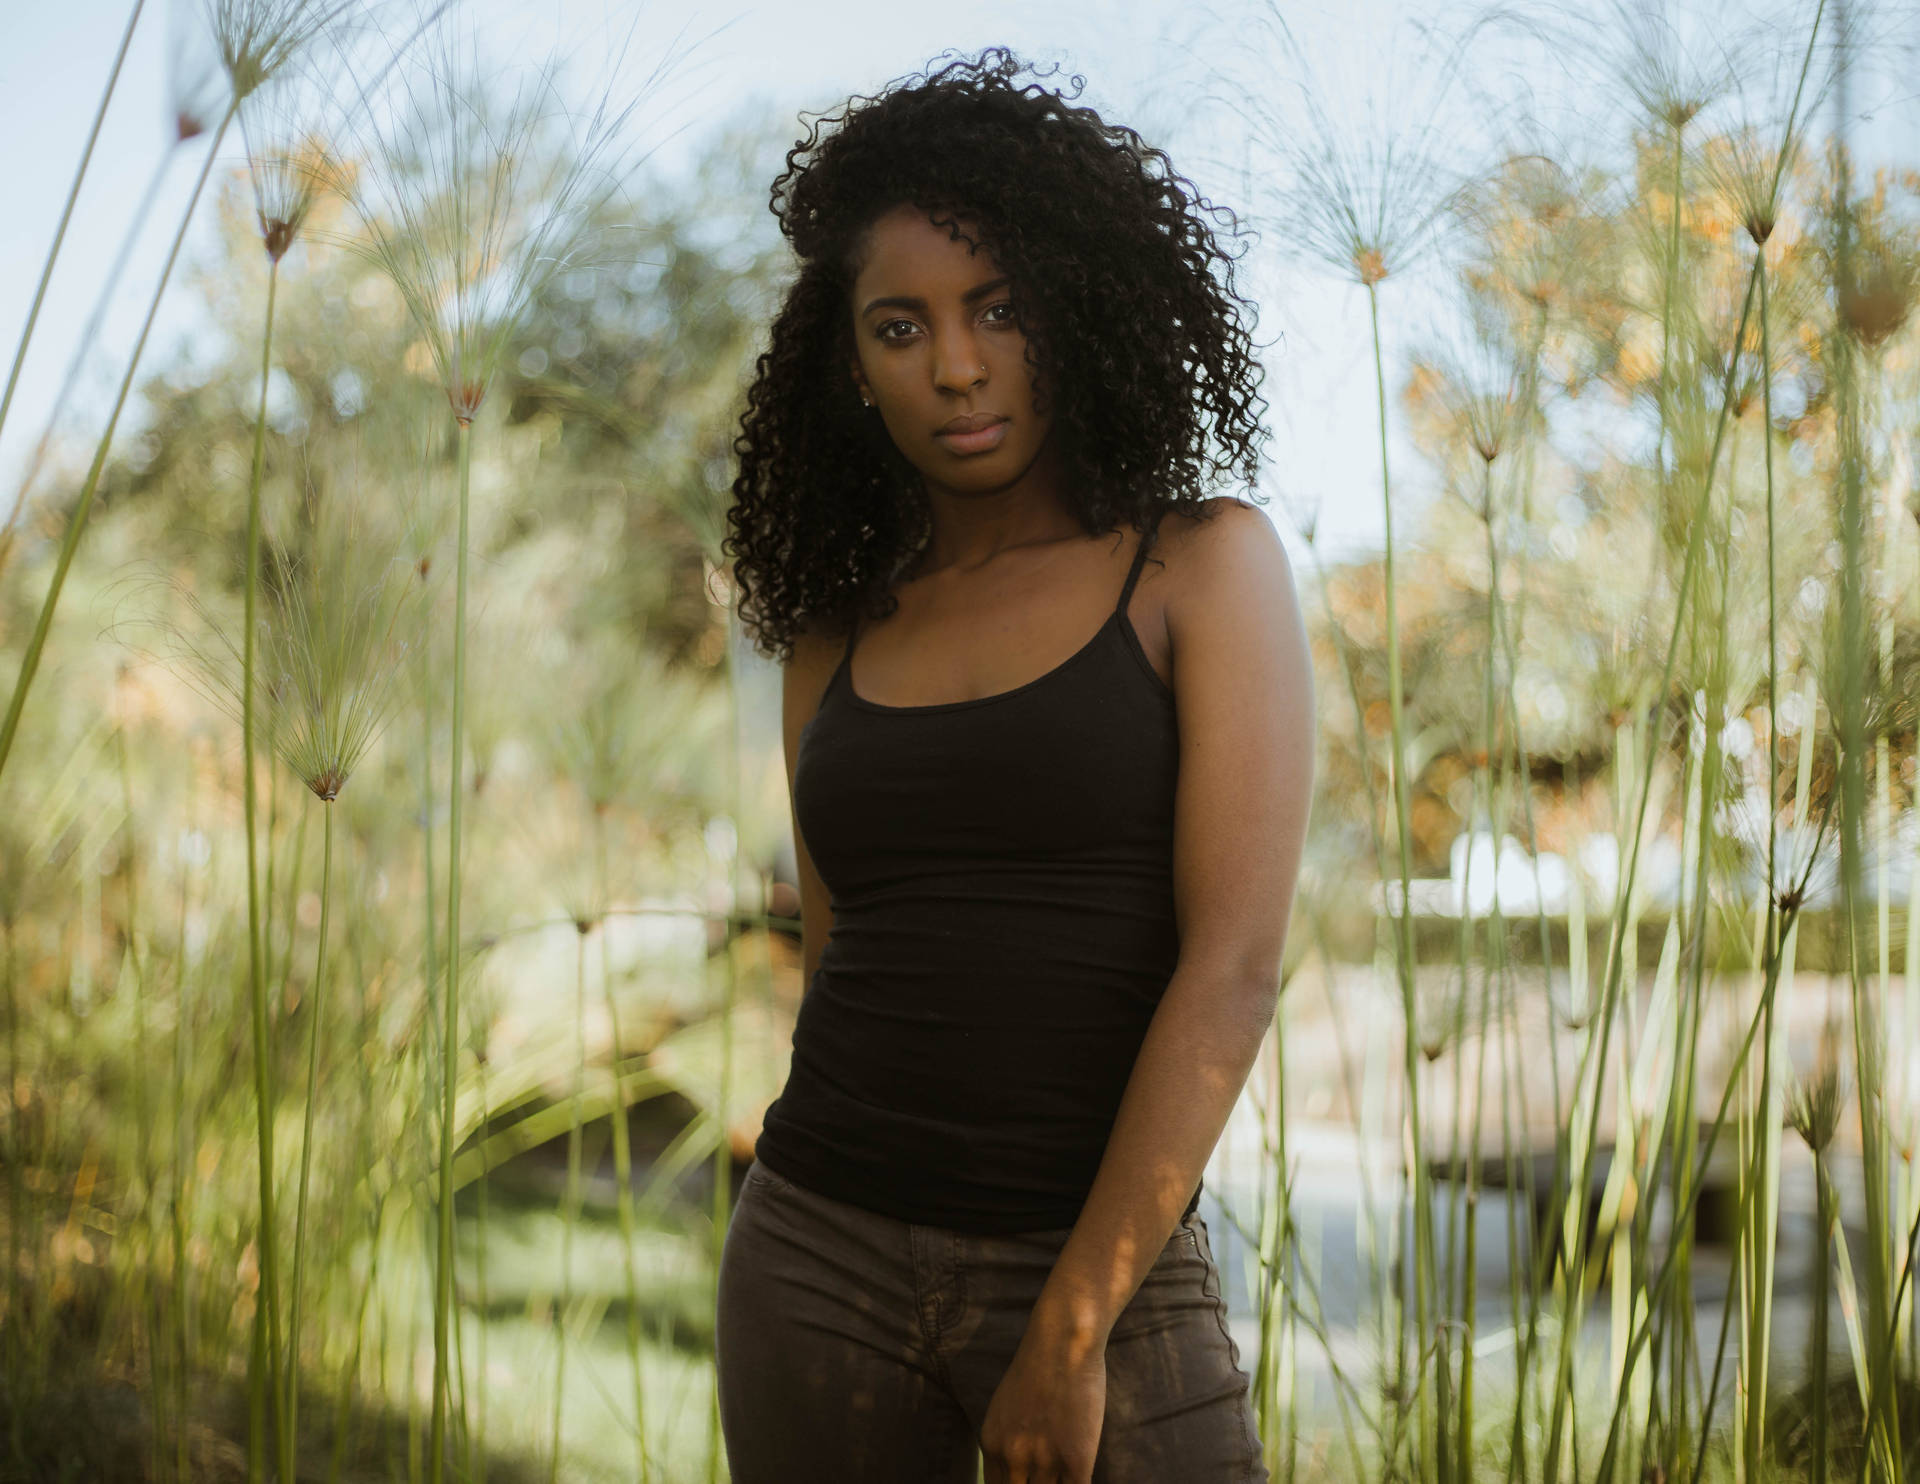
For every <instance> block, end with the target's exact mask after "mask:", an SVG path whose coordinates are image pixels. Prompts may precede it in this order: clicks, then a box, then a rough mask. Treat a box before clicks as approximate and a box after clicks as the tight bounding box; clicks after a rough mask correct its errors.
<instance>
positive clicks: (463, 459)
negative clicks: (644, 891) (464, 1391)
mask: <svg viewBox="0 0 1920 1484" xmlns="http://www.w3.org/2000/svg"><path fill="white" fill-rule="evenodd" d="M456 421H457V422H458V425H459V433H458V434H457V438H458V457H459V462H460V534H459V556H458V565H457V567H456V577H455V581H454V607H453V736H452V739H451V741H450V742H449V744H448V747H449V751H450V753H451V763H452V766H451V772H452V774H453V779H452V783H451V785H450V800H451V802H450V803H449V806H448V815H447V977H446V991H445V994H444V996H443V998H442V1003H441V1010H442V1014H443V1016H444V1020H443V1024H442V1029H441V1042H440V1164H439V1171H438V1183H439V1209H438V1211H437V1212H436V1216H437V1224H438V1229H439V1244H438V1256H437V1262H436V1267H435V1282H434V1297H433V1421H432V1424H431V1427H430V1430H429V1433H428V1444H427V1458H428V1462H427V1470H428V1472H427V1477H428V1479H429V1480H430V1481H431V1484H441V1479H442V1476H443V1474H444V1471H445V1468H446V1438H447V1406H448V1402H449V1393H448V1386H447V1360H448V1345H447V1338H448V1337H447V1325H448V1318H449V1315H450V1314H451V1313H452V1310H453V1120H454V1092H455V1075H456V1073H457V1071H458V1060H457V1057H456V1055H455V1048H456V1047H458V1045H459V1037H460V809H461V804H462V803H463V802H464V798H465V788H464V782H465V777H466V759H465V757H464V756H463V755H462V752H463V748H464V746H465V731H466V714H467V713H466V701H467V540H468V518H467V513H468V512H467V507H468V493H469V488H470V484H471V475H472V463H473V426H472V424H471V423H470V422H469V421H467V420H466V419H464V418H461V419H456Z"/></svg>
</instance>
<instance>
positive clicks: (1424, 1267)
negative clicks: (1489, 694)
mask: <svg viewBox="0 0 1920 1484" xmlns="http://www.w3.org/2000/svg"><path fill="white" fill-rule="evenodd" d="M1366 287H1367V312H1368V316H1369V321H1370V324H1371V327H1372V332H1373V372H1374V392H1375V398H1376V402H1377V406H1378V411H1379V432H1380V501H1381V506H1382V509H1383V511H1384V513H1385V518H1386V520H1385V537H1384V539H1385V552H1384V556H1383V557H1382V564H1383V571H1384V573H1385V584H1386V629H1387V707H1388V717H1389V722H1390V725H1391V729H1392V733H1393V806H1394V820H1395V825H1396V828H1395V834H1396V835H1397V836H1398V843H1399V864H1400V903H1399V910H1398V911H1397V912H1396V913H1395V914H1394V929H1395V933H1396V942H1395V950H1396V951H1395V955H1394V956H1395V959H1396V960H1397V963H1398V967H1399V971H1400V1010H1401V1015H1402V1018H1403V1019H1404V1021H1405V1035H1404V1037H1403V1042H1404V1048H1403V1056H1402V1062H1403V1071H1404V1074H1405V1078H1406V1097H1407V1128H1408V1134H1407V1136H1408V1140H1409V1142H1410V1144H1411V1159H1412V1163H1413V1168H1412V1172H1411V1174H1412V1187H1413V1189H1412V1197H1413V1284H1414V1297H1413V1311H1414V1335H1413V1338H1414V1352H1415V1354H1416V1355H1419V1356H1424V1355H1425V1354H1426V1352H1427V1343H1428V1332H1429V1328H1430V1326H1429V1319H1430V1317H1431V1316H1430V1312H1429V1309H1430V1302H1429V1294H1430V1293H1431V1291H1432V1287H1433V1212H1432V1210H1431V1208H1430V1205H1429V1202H1430V1191H1429V1189H1428V1179H1427V1170H1426V1144H1425V1141H1424V1139H1423V1137H1422V1132H1421V1119H1420V1067H1419V1056H1420V1047H1419V1039H1420V1038H1419V1027H1418V1021H1419V1010H1418V1006H1417V1005H1416V1003H1415V996H1414V983H1413V913H1412V892H1413V887H1412V880H1413V821H1412V809H1411V804H1410V801H1409V799H1408V789H1407V773H1406V728H1405V719H1404V716H1403V714H1402V711H1403V704H1402V695H1401V692H1402V685H1401V675H1400V627H1399V618H1398V611H1397V608H1396V604H1395V600H1394V565H1393V495H1392V485H1391V483H1390V479H1389V473H1388V465H1387V373H1386V361H1385V358H1384V356H1383V354H1382V352H1381V348H1380V295H1379V286H1378V285H1377V284H1372V283H1369V284H1368V285H1367V286H1366ZM1406 1348H1407V1347H1406V1320H1405V1313H1404V1309H1403V1311H1402V1318H1401V1342H1400V1344H1399V1345H1398V1346H1396V1352H1397V1353H1396V1360H1395V1365H1396V1372H1397V1379H1396V1383H1395V1387H1394V1394H1395V1398H1396V1400H1395V1405H1396V1406H1398V1407H1404V1406H1405V1405H1406V1404H1407V1397H1406V1384H1405V1378H1406V1369H1405V1368H1406ZM1416 1386H1417V1388H1418V1390H1419V1392H1420V1396H1421V1397H1422V1399H1423V1400H1422V1404H1421V1411H1422V1413H1423V1414H1424V1412H1425V1403H1424V1397H1425V1394H1426V1393H1425V1388H1424V1387H1423V1386H1418V1383H1417V1382H1416ZM1425 1432H1426V1429H1425V1427H1424V1425H1423V1426H1422V1428H1421V1438H1420V1447H1422V1448H1424V1447H1426V1446H1427V1443H1428V1441H1429V1440H1428V1439H1427V1438H1426V1436H1425Z"/></svg>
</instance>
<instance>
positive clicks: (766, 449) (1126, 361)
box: [721, 47, 1267, 662]
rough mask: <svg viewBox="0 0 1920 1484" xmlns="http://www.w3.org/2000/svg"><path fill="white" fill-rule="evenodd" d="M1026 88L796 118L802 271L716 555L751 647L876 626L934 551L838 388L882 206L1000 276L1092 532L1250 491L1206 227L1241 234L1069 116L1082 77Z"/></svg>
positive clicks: (1136, 148)
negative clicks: (962, 235)
mask: <svg viewBox="0 0 1920 1484" xmlns="http://www.w3.org/2000/svg"><path fill="white" fill-rule="evenodd" d="M947 55H951V54H950V53H942V54H941V56H942V57H945V56H947ZM935 60H936V61H938V60H939V58H936V59H935ZM1053 70H1057V68H1055V69H1053ZM1023 71H1026V72H1035V69H1033V68H1031V67H1029V66H1028V65H1027V64H1026V63H1023V62H1021V61H1020V60H1019V59H1018V58H1017V57H1015V56H1014V55H1013V54H1012V53H1011V52H1010V51H1008V50H1007V49H1006V48H1005V47H989V48H987V49H986V50H985V51H983V52H981V53H980V54H979V56H978V58H977V59H964V58H963V59H962V60H959V61H955V62H951V63H948V64H947V65H946V66H944V67H941V68H939V69H938V70H934V71H929V72H927V73H922V74H914V75H911V76H908V77H906V78H902V79H897V80H896V81H894V82H892V83H889V84H888V85H887V88H886V89H885V90H884V91H883V92H882V94H881V95H880V96H879V97H877V98H867V97H862V96H856V97H854V98H852V99H850V100H849V101H848V102H847V104H846V105H845V106H844V108H843V109H842V111H841V112H839V113H838V114H824V115H819V116H816V117H815V118H814V119H813V120H812V122H811V124H809V125H808V126H807V133H806V136H805V137H804V138H803V139H802V140H801V141H800V142H799V143H798V144H797V145H795V147H794V148H793V149H791V150H789V151H788V152H787V156H786V164H787V169H786V171H785V173H783V174H782V175H781V176H779V177H778V178H777V179H776V180H775V181H774V184H773V190H772V197H771V205H772V209H773V212H774V214H775V216H777V217H778V218H779V221H780V230H781V231H782V232H783V233H784V234H785V235H786V236H787V238H788V239H789V241H790V242H791V244H792V246H793V249H794V252H795V254H796V256H797V257H798V259H799V271H798V274H797V276H796V277H795V278H794V280H793V282H792V283H791V284H790V285H789V287H788V289H787V292H786V295H785V298H784V300H783V302H782V304H781V306H780V309H779V312H778V313H777V315H776V316H775V318H774V322H773V327H772V334H771V339H770V343H769V347H768V349H767V350H766V351H765V352H764V353H763V354H762V355H761V356H760V358H759V360H758V362H757V363H756V367H755V376H754V381H753V384H752V386H751V387H750V388H749V390H748V393H747V403H746V410H745V411H744V412H743V413H742V415H741V418H740V434H739V436H738V437H737V438H736V439H735V440H734V444H733V448H734V452H735V453H736V454H737V455H738V456H739V460H740V468H739V474H738V476H737V477H736V478H735V479H734V481H733V496H734V501H733V505H732V507H731V508H730V509H729V511H728V512H727V524H728V535H727V536H726V538H725V539H724V540H723V542H722V544H721V549H722V551H723V552H724V553H725V554H726V555H728V556H730V557H732V558H734V581H735V584H736V585H737V587H738V588H739V590H740V595H741V601H740V614H741V618H742V621H743V623H745V624H747V625H748V626H749V628H750V629H751V630H752V631H753V632H754V634H755V647H756V648H757V649H759V650H760V651H761V652H762V653H763V654H766V655H769V656H771V657H773V658H776V659H778V660H780V661H781V662H784V661H786V660H787V659H788V658H790V657H791V655H792V652H793V638H794V635H795V634H796V633H797V632H799V631H801V630H802V629H810V628H813V627H815V626H816V624H818V625H819V626H821V627H824V628H826V629H829V630H833V631H836V632H837V631H839V630H841V629H842V628H844V626H845V625H847V624H848V623H850V622H851V621H852V620H853V619H854V618H855V617H856V616H858V615H862V614H865V615H869V616H872V617H876V618H880V617H885V616H886V615H887V614H888V613H891V612H892V611H893V610H894V608H896V607H897V606H898V600H897V599H896V598H895V597H894V596H893V594H892V593H891V592H890V591H889V589H890V587H891V585H892V583H893V580H894V579H895V577H896V576H897V575H898V574H899V573H900V572H901V571H902V570H903V569H904V567H905V565H906V564H907V563H908V562H909V561H910V560H911V559H912V557H913V556H914V555H915V554H917V553H918V552H919V551H920V550H921V549H922V548H923V546H924V543H925V541H926V538H927V537H928V535H929V534H930V533H931V512H930V507H929V505H928V502H927V498H926V491H925V487H924V485H923V484H922V482H921V480H920V477H919V474H918V471H916V470H915V469H914V468H913V466H912V465H911V464H910V463H909V462H908V461H907V459H906V458H905V456H904V455H902V454H901V453H900V451H899V449H898V448H897V447H895V446H894V444H893V440H892V438H891V437H890V436H889V435H888V433H887V431H886V429H885V427H884V426H883V425H882V424H881V423H880V422H879V421H878V419H875V418H872V417H870V416H863V413H864V411H865V409H863V408H862V407H861V405H860V399H859V397H858V395H857V394H856V392H855V389H854V387H853V384H852V381H851V379H850V378H849V377H848V376H845V375H842V374H838V373H839V368H841V367H843V366H846V365H849V364H850V363H851V361H852V359H853V356H854V350H853V345H854V342H853V327H852V313H851V309H850V307H849V304H848V294H849V292H850V291H851V288H852V282H853V278H854V276H855V273H856V272H857V254H858V252H859V250H860V248H861V244H862V239H863V236H864V234H865V232H866V231H867V229H868V228H869V227H870V226H871V224H872V223H873V222H874V221H875V220H876V219H877V218H879V217H880V216H882V215H884V214H885V213H886V212H888V211H890V210H892V209H893V208H895V207H897V206H900V205H906V204H911V205H915V206H918V207H921V208H922V209H924V210H926V211H928V212H929V213H930V214H932V215H934V216H935V217H936V219H940V218H943V217H944V218H951V219H954V222H953V223H952V224H950V225H949V230H950V231H952V232H954V233H955V235H956V236H957V235H958V227H957V221H958V220H964V221H965V222H966V223H967V225H968V232H967V237H968V240H970V241H976V242H978V243H979V244H980V245H981V246H983V247H984V248H985V249H986V250H987V251H988V252H990V253H991V254H992V256H993V258H994V260H995V261H996V263H997V264H998V265H999V267H1000V269H1001V271H1002V272H1004V273H1006V274H1008V275H1009V276H1010V278H1011V279H1012V297H1013V300H1014V309H1015V314H1016V316H1017V318H1018V319H1019V321H1020V323H1021V324H1022V325H1023V326H1024V327H1025V328H1026V331H1027V340H1028V358H1029V361H1030V363H1031V364H1032V365H1033V366H1034V368H1035V373H1036V381H1037V383H1039V385H1041V386H1044V387H1045V388H1046V395H1047V396H1048V398H1049V400H1051V401H1052V402H1053V404H1054V413H1055V419H1056V429H1057V431H1058V433H1060V434H1064V438H1063V440H1062V453H1063V456H1064V458H1065V460H1066V467H1067V469H1068V471H1069V478H1068V483H1067V488H1066V493H1067V498H1068V500H1069V501H1070V502H1071V503H1072V504H1073V506H1074V507H1075V509H1076V512H1077V513H1078V515H1079V516H1080V518H1081V520H1082V522H1083V523H1084V524H1085V526H1086V528H1087V530H1088V533H1089V534H1090V535H1098V534H1103V533H1106V532H1109V531H1113V530H1116V529H1117V528H1118V527H1119V524H1120V522H1121V520H1122V519H1123V518H1124V519H1127V520H1130V521H1131V522H1133V523H1134V524H1136V525H1139V526H1141V527H1143V528H1145V529H1146V530H1147V531H1148V532H1149V539H1151V533H1152V532H1153V531H1155V530H1156V529H1157V527H1158V525H1159V519H1160V517H1161V516H1163V515H1164V514H1165V513H1166V512H1167V511H1168V510H1170V509H1179V510H1182V511H1185V512H1187V513H1189V514H1193V515H1196V516H1199V517H1200V518H1202V519H1204V518H1206V516H1207V514H1208V513H1209V511H1208V509H1207V506H1206V501H1207V499H1208V494H1207V488H1208V484H1209V482H1210V481H1214V480H1217V479H1219V478H1222V477H1227V476H1231V475H1233V474H1234V473H1236V472H1237V473H1238V474H1239V475H1240V477H1241V478H1242V479H1244V480H1245V481H1246V483H1247V484H1248V486H1249V487H1250V486H1251V485H1252V483H1253V481H1254V477H1255V474H1256V472H1257V469H1258V461H1259V450H1260V445H1261V443H1262V441H1263V439H1264V434H1263V432H1262V429H1261V414H1262V413H1263V412H1264V410H1265V408H1266V405H1267V404H1266V402H1265V400H1264V399H1263V398H1262V397H1261V396H1260V394H1259V391H1258V382H1259V376H1260V367H1259V363H1258V362H1257V361H1256V360H1255V358H1254V356H1253V347H1252V340H1251V336H1250V333H1249V330H1248V327H1247V326H1246V325H1244V324H1243V323H1242V322H1241V317H1240V313H1239V311H1240V310H1242V309H1247V310H1249V311H1251V309H1252V306H1251V305H1250V304H1249V303H1248V301H1246V300H1245V299H1243V298H1241V297H1240V295H1239V294H1238V293H1237V292H1236V291H1235V289H1234V267H1235V264H1236V262H1237V261H1238V259H1237V256H1236V255H1233V254H1229V253H1228V252H1226V251H1225V250H1224V249H1223V248H1222V247H1221V246H1220V244H1219V241H1218V240H1217V239H1216V237H1215V235H1214V232H1213V230H1212V229H1211V228H1210V227H1209V225H1208V223H1207V221H1206V220H1205V219H1204V218H1205V216H1213V217H1215V218H1216V219H1222V220H1223V221H1224V224H1225V225H1226V226H1227V227H1230V228H1231V229H1232V232H1231V235H1232V237H1234V238H1239V237H1240V236H1241V235H1242V232H1241V229H1240V226H1239V223H1238V222H1237V220H1236V219H1235V217H1234V215H1233V213H1232V212H1231V211H1229V210H1227V209H1226V208H1225V207H1218V206H1214V205H1212V204H1211V203H1209V202H1207V201H1205V200H1204V199H1203V198H1202V197H1201V196H1200V195H1199V193H1198V191H1197V190H1195V188H1194V187H1193V185H1192V183H1191V182H1190V181H1187V180H1185V179H1183V178H1182V177H1181V176H1179V175H1177V174H1175V173H1174V171H1173V168H1172V165H1171V163H1170V162H1169V161H1168V159H1167V156H1166V155H1165V154H1164V153H1163V152H1162V151H1160V150H1157V149H1154V148H1152V147H1150V146H1149V145H1147V144H1146V143H1145V142H1144V141H1143V140H1142V139H1141V138H1140V136H1139V135H1138V134H1136V133H1135V132H1134V131H1133V130H1131V129H1128V128H1125V127H1123V126H1120V125H1117V124H1109V123H1106V122H1105V121H1103V120H1102V119H1101V117H1100V115H1099V114H1098V113H1096V112H1095V111H1094V110H1093V109H1091V108H1087V107H1075V106H1071V104H1070V102H1069V99H1070V98H1077V97H1078V96H1079V95H1080V92H1081V90H1082V89H1084V88H1085V86H1086V84H1085V81H1084V79H1082V78H1080V77H1079V76H1077V75H1076V76H1073V77H1072V78H1071V84H1072V92H1071V93H1070V94H1068V95H1066V96H1063V95H1062V94H1060V93H1058V92H1055V91H1053V90H1051V89H1049V88H1046V87H1043V86H1041V85H1040V84H1039V83H1037V82H1032V83H1028V84H1027V85H1025V86H1020V85H1018V84H1017V83H1016V81H1015V77H1016V75H1017V74H1018V73H1020V72H1023ZM1036 75H1038V74H1037V73H1036ZM805 119H806V116H805V115H802V120H803V122H805ZM828 125H832V126H834V127H833V128H832V130H831V132H825V130H826V127H827V126H828ZM1216 272H1217V275H1218V276H1217V277H1216ZM1028 304H1030V305H1032V306H1034V309H1035V311H1036V312H1031V313H1030V312H1028V311H1027V310H1026V308H1025V307H1024V306H1025V305H1028Z"/></svg>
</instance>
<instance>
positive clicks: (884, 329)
mask: <svg viewBox="0 0 1920 1484" xmlns="http://www.w3.org/2000/svg"><path fill="white" fill-rule="evenodd" d="M895 325H905V326H906V327H907V329H908V330H909V331H912V330H913V329H914V328H915V326H914V323H913V321H912V320H910V319H890V320H888V321H887V322H886V323H885V324H883V325H881V326H880V328H879V329H878V330H876V331H875V332H874V333H875V334H877V335H878V336H879V337H880V338H881V339H882V340H904V339H905V338H906V337H905V336H904V335H890V334H888V333H887V332H888V331H889V330H891V329H892V328H893V327H894V326H895Z"/></svg>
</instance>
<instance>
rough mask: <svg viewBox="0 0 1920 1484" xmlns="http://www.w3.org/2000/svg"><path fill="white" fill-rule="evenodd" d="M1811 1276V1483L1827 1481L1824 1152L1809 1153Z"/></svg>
mask: <svg viewBox="0 0 1920 1484" xmlns="http://www.w3.org/2000/svg"><path fill="white" fill-rule="evenodd" d="M1813 1188H1814V1207H1815V1212H1816V1214H1815V1217H1814V1244H1813V1252H1814V1260H1813V1266H1814V1278H1813V1396H1812V1398H1811V1404H1812V1407H1813V1484H1827V1345H1828V1340H1829V1336H1830V1335H1831V1333H1832V1325H1833V1321H1832V1320H1831V1319H1829V1318H1828V1315H1827V1304H1828V1294H1829V1291H1830V1290H1831V1288H1832V1286H1833V1258H1832V1256H1831V1254H1830V1252H1829V1250H1828V1249H1829V1246H1830V1244H1831V1242H1832V1240H1833V1217H1834V1212H1833V1195H1832V1192H1831V1189H1830V1182H1829V1180H1828V1178H1827V1161H1826V1156H1825V1154H1824V1153H1823V1152H1822V1151H1820V1150H1815V1151H1814V1155H1813Z"/></svg>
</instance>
